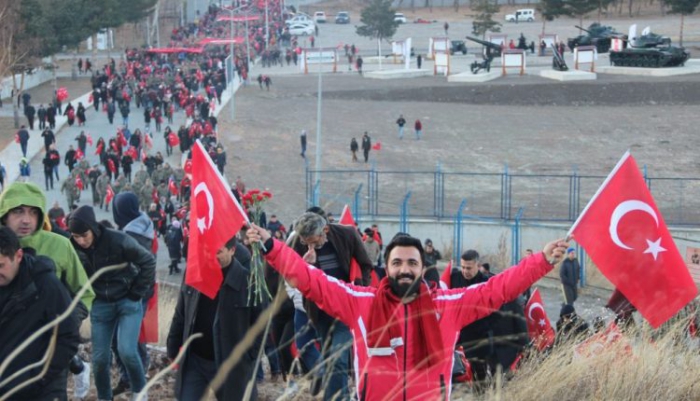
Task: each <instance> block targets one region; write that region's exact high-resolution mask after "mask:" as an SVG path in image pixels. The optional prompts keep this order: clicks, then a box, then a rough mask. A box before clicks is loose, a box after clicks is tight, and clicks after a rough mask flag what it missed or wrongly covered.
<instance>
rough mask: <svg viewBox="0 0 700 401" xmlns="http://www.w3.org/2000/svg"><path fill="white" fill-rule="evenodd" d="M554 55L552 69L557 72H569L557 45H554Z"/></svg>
mask: <svg viewBox="0 0 700 401" xmlns="http://www.w3.org/2000/svg"><path fill="white" fill-rule="evenodd" d="M552 54H554V56H553V57H552V68H554V69H555V70H556V71H569V67H568V66H567V65H566V61H565V60H564V55H563V54H560V53H559V49H558V48H557V45H555V44H552Z"/></svg>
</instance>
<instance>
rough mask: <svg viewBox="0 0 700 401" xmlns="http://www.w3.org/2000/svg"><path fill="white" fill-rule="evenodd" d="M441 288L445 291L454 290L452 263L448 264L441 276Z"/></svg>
mask: <svg viewBox="0 0 700 401" xmlns="http://www.w3.org/2000/svg"><path fill="white" fill-rule="evenodd" d="M440 287H442V288H443V289H449V288H452V261H451V260H450V261H449V262H447V266H446V267H445V270H444V271H443V272H442V275H441V276H440Z"/></svg>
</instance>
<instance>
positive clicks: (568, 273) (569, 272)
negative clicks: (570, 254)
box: [559, 258, 580, 288]
mask: <svg viewBox="0 0 700 401" xmlns="http://www.w3.org/2000/svg"><path fill="white" fill-rule="evenodd" d="M579 269H580V266H579V264H578V260H577V259H573V260H572V259H569V258H566V259H564V261H563V262H562V263H561V267H560V268H559V278H561V283H562V284H563V285H566V286H569V287H574V288H575V287H576V285H577V284H578V272H579Z"/></svg>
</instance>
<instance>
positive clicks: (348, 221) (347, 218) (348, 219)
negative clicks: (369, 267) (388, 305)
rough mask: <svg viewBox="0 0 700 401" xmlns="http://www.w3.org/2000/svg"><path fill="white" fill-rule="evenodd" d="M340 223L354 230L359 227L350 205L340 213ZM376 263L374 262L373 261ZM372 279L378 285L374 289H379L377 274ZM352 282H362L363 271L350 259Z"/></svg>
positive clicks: (373, 274)
mask: <svg viewBox="0 0 700 401" xmlns="http://www.w3.org/2000/svg"><path fill="white" fill-rule="evenodd" d="M339 223H340V224H341V225H344V226H349V227H352V228H356V227H357V222H355V218H354V217H352V212H351V211H350V207H349V206H348V205H345V206H344V207H343V211H342V212H341V213H340V221H339ZM372 262H374V261H372ZM371 276H373V277H372V283H371V284H370V285H372V284H377V285H372V286H373V287H378V286H379V279H377V277H376V273H375V272H374V271H372V272H371ZM349 278H350V282H351V283H354V282H355V280H362V269H360V264H359V263H357V260H355V258H352V259H350V276H349Z"/></svg>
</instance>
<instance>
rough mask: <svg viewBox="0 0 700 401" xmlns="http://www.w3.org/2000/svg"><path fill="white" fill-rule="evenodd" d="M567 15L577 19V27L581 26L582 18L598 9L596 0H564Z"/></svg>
mask: <svg viewBox="0 0 700 401" xmlns="http://www.w3.org/2000/svg"><path fill="white" fill-rule="evenodd" d="M564 3H565V7H566V9H567V10H568V11H567V13H568V14H569V15H571V16H576V17H578V25H579V26H583V16H584V15H586V14H588V13H590V12H591V11H593V10H595V9H596V8H598V0H564Z"/></svg>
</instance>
